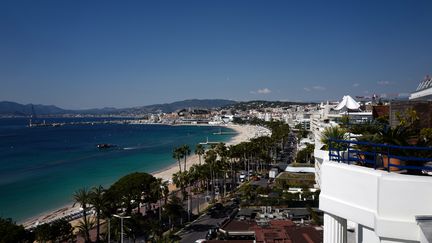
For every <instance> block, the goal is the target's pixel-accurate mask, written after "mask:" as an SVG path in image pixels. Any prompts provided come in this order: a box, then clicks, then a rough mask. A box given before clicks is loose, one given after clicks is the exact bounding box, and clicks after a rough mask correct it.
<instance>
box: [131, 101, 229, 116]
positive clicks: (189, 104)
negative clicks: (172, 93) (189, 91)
mask: <svg viewBox="0 0 432 243" xmlns="http://www.w3.org/2000/svg"><path fill="white" fill-rule="evenodd" d="M235 103H237V102H236V101H232V100H222V99H204V100H198V99H192V100H183V101H177V102H173V103H167V104H156V105H148V106H142V107H135V108H129V109H124V110H123V111H128V110H129V111H135V112H137V111H141V112H144V113H145V112H148V113H151V112H158V111H161V112H165V113H169V112H174V111H177V110H180V109H185V108H195V109H197V108H201V109H212V108H218V107H223V106H227V105H232V104H235Z"/></svg>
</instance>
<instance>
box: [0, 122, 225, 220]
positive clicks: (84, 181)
mask: <svg viewBox="0 0 432 243" xmlns="http://www.w3.org/2000/svg"><path fill="white" fill-rule="evenodd" d="M95 120H96V121H97V120H100V119H88V118H87V119H62V120H59V119H51V120H50V119H47V122H53V121H55V122H59V121H68V122H70V121H95ZM27 124H28V120H27V119H15V118H13V119H0V217H11V218H13V219H14V220H16V221H18V222H19V221H22V220H25V219H27V218H29V217H32V216H35V215H38V214H40V213H43V212H46V211H48V210H51V209H54V208H58V207H61V206H63V205H65V204H67V203H70V202H72V194H73V192H74V191H76V190H77V189H79V188H81V187H93V186H97V185H103V186H105V187H108V186H109V185H110V184H111V183H113V182H114V181H116V180H117V179H119V178H120V177H121V176H123V175H126V174H128V173H130V172H135V171H144V172H154V171H157V170H160V169H162V168H164V167H167V166H169V165H171V164H173V163H175V161H174V160H173V159H172V158H171V155H172V149H173V147H175V146H178V145H181V144H188V145H189V146H190V147H191V148H192V153H193V148H194V147H195V144H197V143H198V142H202V141H205V140H206V137H209V140H211V141H223V142H226V141H228V140H229V139H230V138H231V137H232V136H233V135H213V133H214V132H218V131H219V128H218V127H204V126H163V125H119V124H118V125H117V124H98V125H66V126H62V127H33V128H29V127H27ZM225 130H226V131H230V130H229V129H228V128H223V131H225ZM99 143H109V144H115V145H117V146H118V147H117V148H115V149H109V150H99V149H97V148H96V145H97V144H99Z"/></svg>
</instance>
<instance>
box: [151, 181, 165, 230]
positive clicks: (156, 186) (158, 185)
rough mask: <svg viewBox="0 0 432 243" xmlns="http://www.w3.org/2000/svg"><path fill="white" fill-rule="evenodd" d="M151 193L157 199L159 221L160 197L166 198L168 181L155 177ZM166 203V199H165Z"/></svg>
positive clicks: (160, 213) (160, 218)
mask: <svg viewBox="0 0 432 243" xmlns="http://www.w3.org/2000/svg"><path fill="white" fill-rule="evenodd" d="M152 193H153V194H154V195H155V197H156V198H157V200H158V203H159V205H158V206H159V222H160V221H161V220H162V211H161V210H162V203H161V200H162V198H167V197H168V193H169V189H168V181H163V180H162V178H157V179H156V180H155V181H154V182H153V185H152ZM165 203H166V200H165Z"/></svg>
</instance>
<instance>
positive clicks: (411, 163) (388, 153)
mask: <svg viewBox="0 0 432 243" xmlns="http://www.w3.org/2000/svg"><path fill="white" fill-rule="evenodd" d="M329 159H330V160H331V161H337V162H339V163H346V164H358V165H364V166H368V167H373V168H374V169H385V170H387V171H389V172H390V171H400V170H407V171H408V170H409V171H416V172H418V173H421V172H423V171H425V172H427V171H432V166H427V165H426V164H429V163H428V162H432V147H417V146H396V145H387V144H377V143H370V142H363V141H349V140H333V139H331V140H330V141H329Z"/></svg>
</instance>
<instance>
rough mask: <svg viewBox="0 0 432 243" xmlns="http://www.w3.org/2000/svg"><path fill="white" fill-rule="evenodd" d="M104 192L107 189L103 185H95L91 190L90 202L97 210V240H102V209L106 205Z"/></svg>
mask: <svg viewBox="0 0 432 243" xmlns="http://www.w3.org/2000/svg"><path fill="white" fill-rule="evenodd" d="M104 194H105V189H104V188H103V187H102V186H101V185H99V186H98V187H93V190H92V191H91V192H90V200H89V202H90V204H91V205H92V206H93V209H94V210H95V211H96V242H100V218H101V214H102V210H103V209H104V207H105V197H104Z"/></svg>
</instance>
